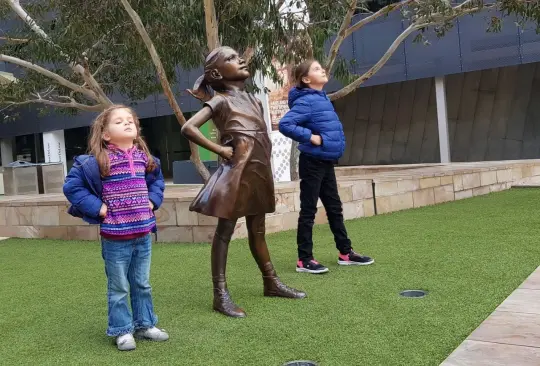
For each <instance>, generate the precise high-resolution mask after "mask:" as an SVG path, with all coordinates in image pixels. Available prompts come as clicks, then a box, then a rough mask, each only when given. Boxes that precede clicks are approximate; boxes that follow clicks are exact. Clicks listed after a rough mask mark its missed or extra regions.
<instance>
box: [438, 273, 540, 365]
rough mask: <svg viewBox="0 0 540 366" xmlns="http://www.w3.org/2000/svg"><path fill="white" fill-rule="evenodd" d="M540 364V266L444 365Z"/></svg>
mask: <svg viewBox="0 0 540 366" xmlns="http://www.w3.org/2000/svg"><path fill="white" fill-rule="evenodd" d="M469 365H470V366H473V365H474V366H484V365H485V366H488V365H489V366H499V365H500V366H503V365H504V366H539V365H540V267H538V268H537V269H536V270H535V271H534V272H533V274H532V275H531V276H529V278H527V280H525V282H523V284H521V286H520V287H519V288H518V289H517V290H515V291H514V292H513V293H512V294H511V295H510V296H509V297H508V298H507V299H506V300H505V301H504V302H503V303H502V304H501V305H500V306H499V307H498V308H497V309H496V310H495V311H494V312H493V314H491V315H490V316H489V317H488V318H487V319H486V320H485V321H484V322H483V323H482V324H480V326H479V327H478V328H477V329H476V330H475V331H474V332H473V333H472V334H471V335H470V336H469V337H468V338H467V339H466V340H465V341H464V342H463V343H462V344H461V345H460V346H459V347H458V348H457V349H456V350H455V351H454V352H453V353H452V354H451V355H450V356H449V357H448V358H447V359H446V360H445V361H444V362H443V363H442V364H441V366H469Z"/></svg>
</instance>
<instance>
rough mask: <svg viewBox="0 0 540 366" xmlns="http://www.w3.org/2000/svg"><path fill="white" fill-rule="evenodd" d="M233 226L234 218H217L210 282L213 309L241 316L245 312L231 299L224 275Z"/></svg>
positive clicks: (232, 315) (236, 316)
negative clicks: (212, 286) (212, 292)
mask: <svg viewBox="0 0 540 366" xmlns="http://www.w3.org/2000/svg"><path fill="white" fill-rule="evenodd" d="M235 226H236V220H226V219H219V222H218V226H217V229H216V233H215V235H214V241H213V242H212V254H211V264H212V282H213V284H214V310H215V311H218V312H220V313H222V314H224V315H227V316H231V317H235V318H243V317H245V316H246V313H245V312H244V310H242V309H241V308H239V307H238V306H237V305H236V304H235V303H234V302H233V301H232V299H231V296H230V295H229V290H228V289H227V280H226V277H225V270H226V267H227V253H228V251H229V243H230V241H231V237H232V235H233V233H234V228H235Z"/></svg>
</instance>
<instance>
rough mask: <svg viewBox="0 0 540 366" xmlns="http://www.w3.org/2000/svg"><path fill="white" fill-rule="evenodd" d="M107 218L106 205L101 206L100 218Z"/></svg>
mask: <svg viewBox="0 0 540 366" xmlns="http://www.w3.org/2000/svg"><path fill="white" fill-rule="evenodd" d="M105 216H107V206H105V204H104V203H103V204H101V209H100V210H99V217H102V218H105Z"/></svg>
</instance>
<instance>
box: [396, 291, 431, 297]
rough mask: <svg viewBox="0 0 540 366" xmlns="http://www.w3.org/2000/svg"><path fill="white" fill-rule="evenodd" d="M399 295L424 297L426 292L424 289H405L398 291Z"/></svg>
mask: <svg viewBox="0 0 540 366" xmlns="http://www.w3.org/2000/svg"><path fill="white" fill-rule="evenodd" d="M399 295H400V296H403V297H412V298H422V297H425V296H426V295H427V293H426V291H424V290H405V291H402V292H400V294H399Z"/></svg>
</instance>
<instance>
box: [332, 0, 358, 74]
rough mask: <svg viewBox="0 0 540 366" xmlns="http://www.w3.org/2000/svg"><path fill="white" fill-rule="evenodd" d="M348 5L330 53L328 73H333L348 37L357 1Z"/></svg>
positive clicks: (351, 0)
mask: <svg viewBox="0 0 540 366" xmlns="http://www.w3.org/2000/svg"><path fill="white" fill-rule="evenodd" d="M347 4H348V8H347V13H346V14H345V18H343V22H342V23H341V27H339V31H338V33H337V36H336V39H334V42H332V47H330V51H329V52H328V62H327V63H326V71H327V72H330V71H332V68H333V67H334V62H335V61H336V57H337V55H338V51H339V47H340V46H341V43H342V42H343V40H344V39H345V37H347V28H348V27H349V25H350V24H351V19H352V17H353V15H354V11H355V10H356V0H348V3H347Z"/></svg>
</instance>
